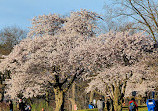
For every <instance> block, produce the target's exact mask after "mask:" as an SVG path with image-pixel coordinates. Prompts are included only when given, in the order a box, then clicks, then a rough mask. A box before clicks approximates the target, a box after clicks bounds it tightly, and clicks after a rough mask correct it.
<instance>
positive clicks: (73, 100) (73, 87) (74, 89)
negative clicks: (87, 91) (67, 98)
mask: <svg viewBox="0 0 158 111" xmlns="http://www.w3.org/2000/svg"><path fill="white" fill-rule="evenodd" d="M75 92H76V85H75V83H73V84H72V100H71V104H72V110H74V105H75V104H76V102H75Z"/></svg>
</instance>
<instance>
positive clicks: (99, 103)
mask: <svg viewBox="0 0 158 111" xmlns="http://www.w3.org/2000/svg"><path fill="white" fill-rule="evenodd" d="M88 107H89V109H94V108H96V107H97V108H98V111H103V109H104V107H105V102H104V101H103V100H102V99H101V98H100V99H99V100H98V101H97V106H95V105H94V104H93V103H92V102H91V103H90V104H89V105H88Z"/></svg>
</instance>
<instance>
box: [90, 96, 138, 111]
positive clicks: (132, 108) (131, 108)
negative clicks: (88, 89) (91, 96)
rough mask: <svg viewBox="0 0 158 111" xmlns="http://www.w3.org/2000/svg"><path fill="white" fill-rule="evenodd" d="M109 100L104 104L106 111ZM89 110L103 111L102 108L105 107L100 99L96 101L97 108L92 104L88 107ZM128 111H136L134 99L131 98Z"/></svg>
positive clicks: (108, 110) (108, 106) (108, 107)
mask: <svg viewBox="0 0 158 111" xmlns="http://www.w3.org/2000/svg"><path fill="white" fill-rule="evenodd" d="M110 104H111V103H110V100H109V99H108V100H107V102H106V108H107V111H110ZM88 107H89V109H94V108H98V111H103V110H104V107H105V102H104V101H103V100H102V99H101V98H100V99H99V100H98V101H97V106H95V105H94V104H93V103H92V102H91V103H90V104H89V105H88ZM128 109H129V111H138V105H137V103H136V102H135V99H134V98H132V99H131V101H129V107H128Z"/></svg>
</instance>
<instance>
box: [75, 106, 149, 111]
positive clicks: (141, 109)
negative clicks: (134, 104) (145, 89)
mask: <svg viewBox="0 0 158 111" xmlns="http://www.w3.org/2000/svg"><path fill="white" fill-rule="evenodd" d="M78 111H98V109H85V110H78ZM105 111H106V110H105ZM122 111H128V107H123V110H122ZM138 111H148V109H147V107H146V106H139V107H138Z"/></svg>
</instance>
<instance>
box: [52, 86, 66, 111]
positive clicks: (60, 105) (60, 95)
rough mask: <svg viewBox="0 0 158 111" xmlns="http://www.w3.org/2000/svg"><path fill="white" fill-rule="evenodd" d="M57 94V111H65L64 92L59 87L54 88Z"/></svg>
mask: <svg viewBox="0 0 158 111" xmlns="http://www.w3.org/2000/svg"><path fill="white" fill-rule="evenodd" d="M54 93H55V103H56V108H55V111H64V92H63V90H61V89H60V88H59V87H57V88H54Z"/></svg>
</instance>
